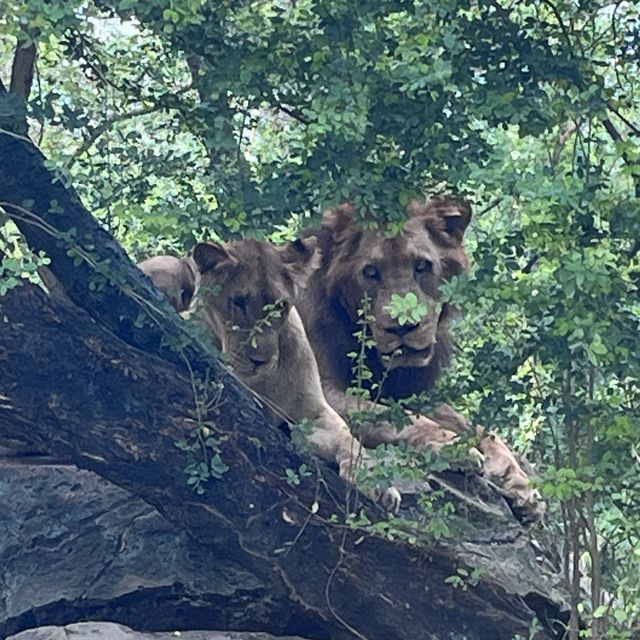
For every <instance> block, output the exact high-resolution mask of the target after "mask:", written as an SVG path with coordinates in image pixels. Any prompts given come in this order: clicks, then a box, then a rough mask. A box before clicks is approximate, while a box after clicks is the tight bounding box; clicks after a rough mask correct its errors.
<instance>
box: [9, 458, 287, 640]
mask: <svg viewBox="0 0 640 640" xmlns="http://www.w3.org/2000/svg"><path fill="white" fill-rule="evenodd" d="M0 531H1V532H2V535H0V638H5V637H6V636H7V635H9V634H11V633H16V632H18V631H21V630H23V629H26V628H30V627H34V626H38V625H41V624H65V623H68V622H74V621H76V620H79V619H85V620H86V619H88V618H93V619H109V620H114V621H118V622H123V623H126V624H129V625H132V626H134V627H138V628H143V629H156V630H158V629H194V628H195V629H197V628H201V629H202V628H216V627H217V628H228V627H231V628H233V627H234V624H233V623H234V619H237V618H242V617H243V616H246V615H247V612H248V611H250V610H251V609H252V608H254V609H258V608H260V607H261V604H260V601H261V600H267V599H268V594H266V593H265V594H263V584H262V582H261V581H260V580H259V579H258V578H257V577H256V576H255V575H254V574H253V573H251V572H250V571H248V570H246V569H245V568H243V567H242V566H239V565H238V564H236V563H234V562H231V561H229V560H226V559H225V558H224V557H220V554H217V555H216V554H214V553H213V551H212V550H211V549H209V548H206V547H204V546H201V545H199V544H198V543H196V542H194V541H193V540H191V539H190V538H189V537H188V536H187V535H186V534H185V533H184V532H181V531H179V530H177V529H176V528H175V527H174V526H173V525H171V524H169V523H168V522H167V521H166V520H165V519H164V518H163V517H162V516H160V514H159V513H158V512H157V511H156V510H155V509H154V508H153V507H150V506H149V505H148V504H146V503H145V502H143V501H142V500H140V499H137V498H134V497H132V496H131V495H130V494H128V493H127V492H125V491H123V490H122V489H120V488H118V487H116V486H115V485H113V484H110V483H109V482H107V481H105V480H103V479H102V478H100V477H99V476H97V475H95V474H93V473H91V472H88V471H81V470H78V469H77V468H76V467H74V466H63V465H55V464H54V465H52V464H25V463H20V462H19V461H11V460H1V459H0ZM263 595H264V598H263V597H262V596H263ZM263 608H264V607H263ZM256 619H259V616H258V615H256ZM280 619H281V621H282V629H284V628H285V627H286V625H287V618H286V615H284V614H283V615H282V616H281V617H280ZM236 628H237V627H236ZM278 630H279V629H277V628H276V629H275V631H278ZM105 637H106V636H105Z"/></svg>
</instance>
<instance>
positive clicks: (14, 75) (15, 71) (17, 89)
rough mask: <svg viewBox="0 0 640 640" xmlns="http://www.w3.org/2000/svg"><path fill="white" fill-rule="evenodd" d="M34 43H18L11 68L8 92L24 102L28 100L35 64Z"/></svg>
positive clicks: (35, 51) (35, 52)
mask: <svg viewBox="0 0 640 640" xmlns="http://www.w3.org/2000/svg"><path fill="white" fill-rule="evenodd" d="M36 55H37V50H36V43H35V42H34V41H33V40H32V41H31V42H30V43H28V44H27V43H25V42H21V41H19V42H18V46H17V47H16V51H15V54H14V55H13V64H12V66H11V84H10V86H9V91H11V93H15V94H16V95H17V96H20V97H21V98H22V99H23V100H24V101H25V102H26V101H27V100H28V99H29V94H30V93H31V86H32V85H33V71H34V68H35V63H36Z"/></svg>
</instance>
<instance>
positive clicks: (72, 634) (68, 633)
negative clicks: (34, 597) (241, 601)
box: [7, 622, 304, 640]
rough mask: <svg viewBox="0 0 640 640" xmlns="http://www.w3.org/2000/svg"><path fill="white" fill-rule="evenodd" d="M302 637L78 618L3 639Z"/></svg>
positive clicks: (253, 639)
mask: <svg viewBox="0 0 640 640" xmlns="http://www.w3.org/2000/svg"><path fill="white" fill-rule="evenodd" d="M176 638H179V639H180V640H304V638H300V636H278V637H277V638H276V637H275V636H272V635H269V634H268V633H251V632H243V631H239V632H234V631H185V632H168V633H141V632H139V631H133V629H130V628H129V627H124V626H122V625H120V624H114V623H112V622H81V623H79V624H69V625H67V626H66V627H38V628H36V629H28V630H27V631H23V632H22V633H19V634H17V635H15V636H11V637H10V638H7V640H176Z"/></svg>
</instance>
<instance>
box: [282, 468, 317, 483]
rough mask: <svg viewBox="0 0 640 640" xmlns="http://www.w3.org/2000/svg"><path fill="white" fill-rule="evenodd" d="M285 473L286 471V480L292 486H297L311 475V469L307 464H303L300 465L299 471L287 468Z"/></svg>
mask: <svg viewBox="0 0 640 640" xmlns="http://www.w3.org/2000/svg"><path fill="white" fill-rule="evenodd" d="M284 473H285V480H286V481H287V483H288V484H290V485H291V486H292V487H297V486H298V485H299V484H300V482H301V481H302V478H308V477H309V476H311V471H309V467H308V466H307V465H306V464H301V465H300V466H299V467H298V470H297V471H295V470H294V469H289V468H288V469H285V470H284Z"/></svg>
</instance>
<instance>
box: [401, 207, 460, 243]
mask: <svg viewBox="0 0 640 640" xmlns="http://www.w3.org/2000/svg"><path fill="white" fill-rule="evenodd" d="M408 211H409V215H410V216H424V219H425V224H426V226H427V229H429V230H430V231H433V232H434V233H435V234H436V237H437V238H438V239H439V240H441V241H442V242H443V243H444V244H448V245H455V244H462V236H463V235H464V232H465V230H466V228H467V226H468V225H469V221H470V220H471V205H470V204H469V203H468V202H467V201H466V200H462V199H459V198H452V199H450V198H439V199H436V200H431V201H429V202H427V203H426V204H422V203H418V202H412V203H411V204H410V205H409V208H408Z"/></svg>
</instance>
